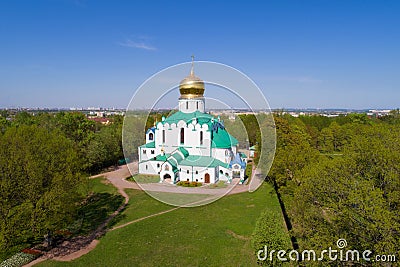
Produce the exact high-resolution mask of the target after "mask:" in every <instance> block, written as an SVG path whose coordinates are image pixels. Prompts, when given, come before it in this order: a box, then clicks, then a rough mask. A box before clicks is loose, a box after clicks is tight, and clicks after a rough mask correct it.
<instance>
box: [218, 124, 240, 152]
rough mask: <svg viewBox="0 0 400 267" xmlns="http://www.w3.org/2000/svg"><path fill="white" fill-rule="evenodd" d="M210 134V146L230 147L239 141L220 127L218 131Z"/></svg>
mask: <svg viewBox="0 0 400 267" xmlns="http://www.w3.org/2000/svg"><path fill="white" fill-rule="evenodd" d="M212 134H213V136H212V148H230V147H232V146H236V145H237V144H238V143H239V142H238V140H237V139H236V138H235V137H233V136H232V135H230V134H229V133H228V132H227V131H226V130H225V129H221V128H220V129H218V131H213V133H212Z"/></svg>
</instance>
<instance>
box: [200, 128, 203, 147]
mask: <svg viewBox="0 0 400 267" xmlns="http://www.w3.org/2000/svg"><path fill="white" fill-rule="evenodd" d="M200 145H203V131H200Z"/></svg>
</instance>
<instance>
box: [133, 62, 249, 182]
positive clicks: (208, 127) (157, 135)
mask: <svg viewBox="0 0 400 267" xmlns="http://www.w3.org/2000/svg"><path fill="white" fill-rule="evenodd" d="M179 91H180V94H181V96H180V98H179V110H178V111H176V112H175V113H173V114H172V115H170V116H168V117H167V118H165V117H163V118H162V121H160V122H158V123H157V124H156V125H155V126H154V127H152V128H150V129H148V130H147V131H146V144H144V145H142V146H140V147H139V149H138V153H139V163H138V164H139V173H141V174H152V175H159V176H160V182H164V181H166V182H170V183H172V184H175V183H177V182H179V181H191V182H192V181H196V182H201V183H206V184H207V183H217V182H218V181H226V182H228V183H230V182H231V181H232V179H233V178H236V177H237V178H240V183H243V181H244V175H245V168H246V158H245V156H243V155H244V154H243V153H239V151H238V141H237V140H236V139H235V138H234V137H233V136H231V135H230V134H229V133H228V132H227V131H226V129H225V127H224V124H223V121H221V120H220V118H219V117H218V118H215V117H213V116H212V115H210V114H208V113H205V100H204V96H203V94H204V82H203V81H202V80H201V79H200V78H198V77H197V76H195V75H194V71H193V62H192V69H191V72H190V75H189V76H187V77H186V78H185V79H183V80H182V81H181V82H180V85H179Z"/></svg>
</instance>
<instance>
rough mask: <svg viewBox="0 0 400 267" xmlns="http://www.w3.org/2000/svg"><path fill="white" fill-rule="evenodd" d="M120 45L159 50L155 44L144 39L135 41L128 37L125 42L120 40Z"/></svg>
mask: <svg viewBox="0 0 400 267" xmlns="http://www.w3.org/2000/svg"><path fill="white" fill-rule="evenodd" d="M118 44H119V45H120V46H125V47H131V48H138V49H144V50H153V51H154V50H157V48H156V47H155V46H152V45H149V44H146V43H145V42H144V41H143V40H139V41H134V40H131V39H126V40H125V42H119V43H118Z"/></svg>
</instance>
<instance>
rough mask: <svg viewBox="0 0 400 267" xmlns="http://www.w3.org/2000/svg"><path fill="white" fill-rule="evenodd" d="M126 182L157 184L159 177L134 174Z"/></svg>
mask: <svg viewBox="0 0 400 267" xmlns="http://www.w3.org/2000/svg"><path fill="white" fill-rule="evenodd" d="M127 180H128V181H135V182H137V183H158V182H159V181H160V176H159V175H146V174H135V175H134V176H132V177H129V178H128V179H127Z"/></svg>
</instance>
